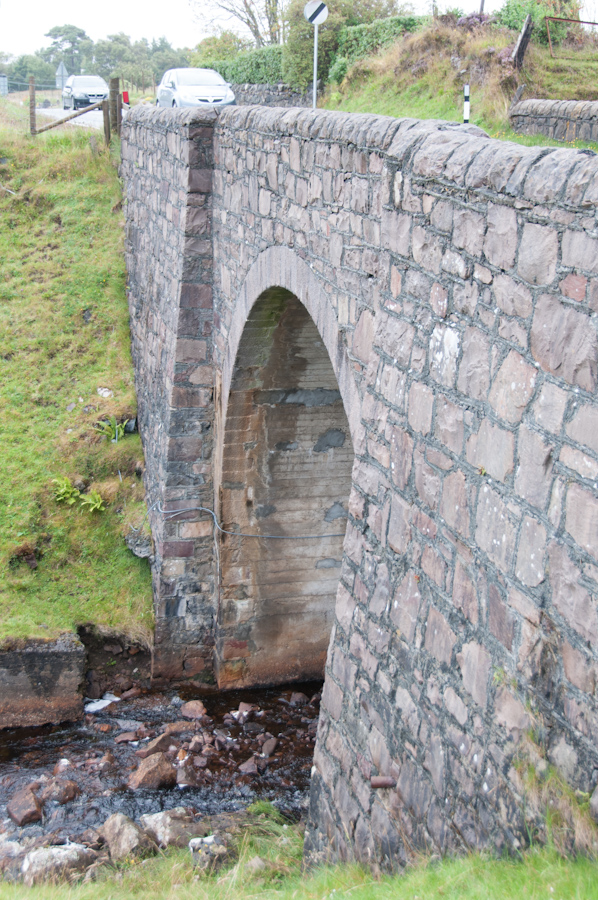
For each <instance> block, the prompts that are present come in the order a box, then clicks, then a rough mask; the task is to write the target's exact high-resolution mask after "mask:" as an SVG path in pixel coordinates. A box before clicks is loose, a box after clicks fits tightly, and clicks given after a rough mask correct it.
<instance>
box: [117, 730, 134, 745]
mask: <svg viewBox="0 0 598 900" xmlns="http://www.w3.org/2000/svg"><path fill="white" fill-rule="evenodd" d="M137 739H138V738H137V732H136V731H124V732H123V733H122V734H119V735H118V737H117V738H115V743H116V744H129V743H131V741H136V740H137Z"/></svg>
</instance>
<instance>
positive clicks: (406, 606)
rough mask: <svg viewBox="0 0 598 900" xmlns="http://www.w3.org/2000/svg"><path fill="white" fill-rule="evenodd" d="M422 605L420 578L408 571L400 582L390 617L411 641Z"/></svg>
mask: <svg viewBox="0 0 598 900" xmlns="http://www.w3.org/2000/svg"><path fill="white" fill-rule="evenodd" d="M420 606H421V594H420V592H419V578H418V577H417V576H416V575H415V573H414V572H408V573H407V575H405V577H404V578H403V580H402V581H401V582H400V583H399V585H398V587H397V589H396V591H395V594H394V597H393V599H392V604H391V607H390V619H391V621H392V623H393V624H394V625H395V626H396V627H397V628H398V630H399V631H400V636H401V637H403V638H404V639H405V640H406V641H408V642H409V643H411V641H412V640H413V638H414V637H415V628H416V625H417V619H418V615H419V610H420Z"/></svg>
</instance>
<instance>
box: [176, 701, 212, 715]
mask: <svg viewBox="0 0 598 900" xmlns="http://www.w3.org/2000/svg"><path fill="white" fill-rule="evenodd" d="M205 714H206V708H205V706H204V705H203V703H202V702H201V700H190V701H189V702H188V703H184V704H183V705H182V706H181V715H182V716H184V718H185V719H201V718H202V717H203V716H205Z"/></svg>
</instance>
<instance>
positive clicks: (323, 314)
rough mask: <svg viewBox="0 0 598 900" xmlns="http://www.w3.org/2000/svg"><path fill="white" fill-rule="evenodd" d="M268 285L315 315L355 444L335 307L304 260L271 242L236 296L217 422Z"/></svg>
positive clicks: (357, 405)
mask: <svg viewBox="0 0 598 900" xmlns="http://www.w3.org/2000/svg"><path fill="white" fill-rule="evenodd" d="M272 287H280V288H285V289H286V290H288V291H290V292H291V293H292V294H294V295H295V296H296V297H297V299H298V300H299V301H300V302H301V303H302V304H303V306H304V307H305V308H306V310H307V311H308V313H309V314H310V316H311V318H312V319H313V321H314V324H315V326H316V328H317V329H318V332H319V333H320V337H321V338H322V341H323V342H324V346H325V347H326V350H327V352H328V356H329V357H330V362H331V363H332V368H333V371H334V374H335V376H336V380H337V382H338V388H339V391H340V393H341V397H342V400H343V405H344V407H345V412H346V414H347V419H348V421H349V427H350V429H351V439H352V441H353V444H354V445H355V444H356V441H357V436H358V432H359V426H360V411H361V400H360V397H359V393H358V390H357V385H356V384H355V379H354V378H353V375H352V372H351V363H350V360H349V356H348V353H347V348H346V346H345V343H344V341H343V337H342V333H341V331H340V329H339V325H338V320H337V316H336V312H335V309H334V306H333V305H332V303H331V301H330V297H329V295H328V294H327V293H326V291H325V289H324V284H323V282H322V280H321V279H320V278H318V276H317V275H316V274H315V272H314V271H313V269H312V268H311V267H310V266H309V265H308V264H307V263H306V262H305V260H303V259H301V257H300V256H298V255H297V253H295V252H294V251H293V250H290V249H289V248H288V247H269V248H268V249H267V250H264V251H263V252H262V253H260V255H259V256H258V258H257V259H256V261H255V262H254V263H253V265H252V266H251V268H250V269H249V272H248V273H247V276H246V278H245V281H244V282H243V286H242V288H241V290H240V291H239V294H238V296H237V299H236V302H235V305H234V308H233V315H232V321H231V324H230V328H229V332H228V335H227V343H226V351H225V355H224V358H223V361H222V366H221V378H222V383H221V385H222V386H221V402H220V409H219V410H218V415H219V418H220V421H221V422H222V423H224V422H225V421H226V408H227V403H228V394H229V391H230V384H231V378H232V371H233V367H234V364H235V359H236V358H237V352H238V349H239V343H240V340H241V335H242V334H243V330H244V328H245V324H246V322H247V318H248V316H249V313H250V311H251V309H252V307H253V305H254V303H255V302H256V301H257V299H258V298H259V297H260V296H261V295H262V294H263V293H264V292H265V291H267V290H269V289H270V288H272Z"/></svg>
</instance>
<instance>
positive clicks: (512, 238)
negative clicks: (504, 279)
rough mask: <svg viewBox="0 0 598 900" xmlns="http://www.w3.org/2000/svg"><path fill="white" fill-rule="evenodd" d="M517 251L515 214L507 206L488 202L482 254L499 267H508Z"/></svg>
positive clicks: (510, 265) (513, 260)
mask: <svg viewBox="0 0 598 900" xmlns="http://www.w3.org/2000/svg"><path fill="white" fill-rule="evenodd" d="M516 252H517V216H516V214H515V210H514V209H511V208H510V207H509V206H499V205H498V204H495V203H489V204H488V230H487V232H486V239H485V241H484V254H485V256H486V259H487V260H488V262H489V263H491V264H492V265H493V266H496V267H497V268H499V269H510V268H511V267H512V265H513V263H514V262H515V253H516Z"/></svg>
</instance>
